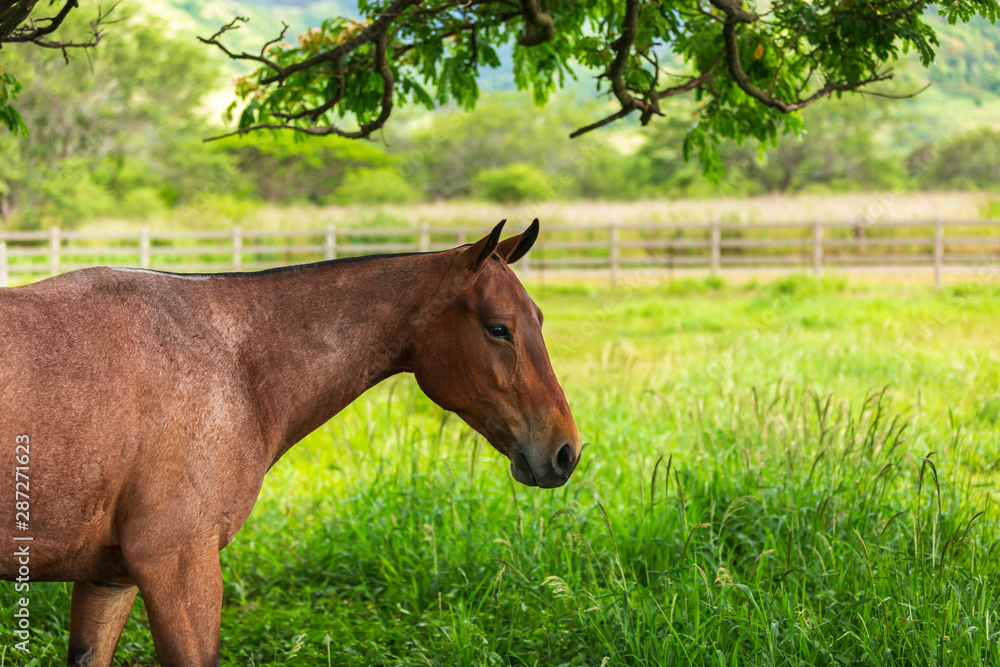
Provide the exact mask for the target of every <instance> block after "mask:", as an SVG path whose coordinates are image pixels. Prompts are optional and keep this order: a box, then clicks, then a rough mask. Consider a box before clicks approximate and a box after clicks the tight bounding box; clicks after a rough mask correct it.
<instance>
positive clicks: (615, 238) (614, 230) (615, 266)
mask: <svg viewBox="0 0 1000 667" xmlns="http://www.w3.org/2000/svg"><path fill="white" fill-rule="evenodd" d="M620 231H621V230H619V229H618V221H617V220H612V221H611V224H610V225H608V244H609V248H608V250H609V254H610V258H609V263H610V269H611V286H612V287H617V286H618V270H619V268H620V267H621V234H620Z"/></svg>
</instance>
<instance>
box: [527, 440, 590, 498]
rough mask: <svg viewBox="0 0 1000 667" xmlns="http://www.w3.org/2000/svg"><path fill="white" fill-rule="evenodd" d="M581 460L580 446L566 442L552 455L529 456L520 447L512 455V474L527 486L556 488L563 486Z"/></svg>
mask: <svg viewBox="0 0 1000 667" xmlns="http://www.w3.org/2000/svg"><path fill="white" fill-rule="evenodd" d="M579 461H580V447H579V446H576V447H574V446H573V445H572V444H570V443H568V442H567V443H565V444H563V445H562V446H561V447H559V448H558V449H557V450H556V452H555V454H553V455H551V456H529V455H526V454H525V453H524V452H523V451H522V450H521V448H520V447H518V448H517V449H515V450H514V451H513V452H512V453H511V456H510V474H511V476H512V477H513V478H514V479H516V480H517V481H518V482H520V483H521V484H524V485H525V486H538V487H541V488H543V489H554V488H556V487H559V486H562V485H563V484H565V483H566V482H567V481H568V480H569V477H570V475H572V474H573V471H574V470H575V469H576V464H577V463H578V462H579Z"/></svg>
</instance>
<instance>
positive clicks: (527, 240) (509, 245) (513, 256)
mask: <svg viewBox="0 0 1000 667" xmlns="http://www.w3.org/2000/svg"><path fill="white" fill-rule="evenodd" d="M537 238H538V218H535V219H534V221H533V222H532V223H531V225H529V226H528V228H527V229H526V230H524V232H523V233H521V234H518V235H517V236H511V237H510V238H509V239H507V240H505V241H504V242H503V243H501V244H500V247H499V248H498V249H497V252H498V253H500V256H501V257H503V258H504V261H505V262H507V263H508V264H513V263H514V262H516V261H517V260H519V259H521V258H522V257H524V255H525V254H526V253H527V252H528V251H529V250H531V246H533V245H534V244H535V239H537Z"/></svg>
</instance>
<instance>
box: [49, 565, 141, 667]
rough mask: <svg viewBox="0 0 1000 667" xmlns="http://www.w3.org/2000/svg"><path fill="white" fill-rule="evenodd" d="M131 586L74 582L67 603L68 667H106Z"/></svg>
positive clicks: (125, 614)
mask: <svg viewBox="0 0 1000 667" xmlns="http://www.w3.org/2000/svg"><path fill="white" fill-rule="evenodd" d="M138 590H139V589H138V588H136V587H135V586H134V585H132V584H117V583H105V582H103V581H77V582H76V583H74V584H73V599H72V602H71V603H70V622H69V659H68V660H67V661H66V664H67V665H70V666H71V667H76V666H80V667H109V666H110V665H111V659H112V658H114V655H115V647H117V646H118V638H119V637H121V634H122V629H123V628H124V627H125V621H127V620H128V614H129V611H131V609H132V602H133V601H134V600H135V594H136V592H138Z"/></svg>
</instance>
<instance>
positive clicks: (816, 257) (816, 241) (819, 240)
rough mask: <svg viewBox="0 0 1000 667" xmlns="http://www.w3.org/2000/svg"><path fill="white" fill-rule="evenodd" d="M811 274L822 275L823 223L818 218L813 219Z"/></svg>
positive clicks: (817, 276) (818, 276)
mask: <svg viewBox="0 0 1000 667" xmlns="http://www.w3.org/2000/svg"><path fill="white" fill-rule="evenodd" d="M813 274H814V275H815V276H816V278H817V279H819V278H822V277H823V225H822V223H820V221H819V218H816V219H815V220H813Z"/></svg>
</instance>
